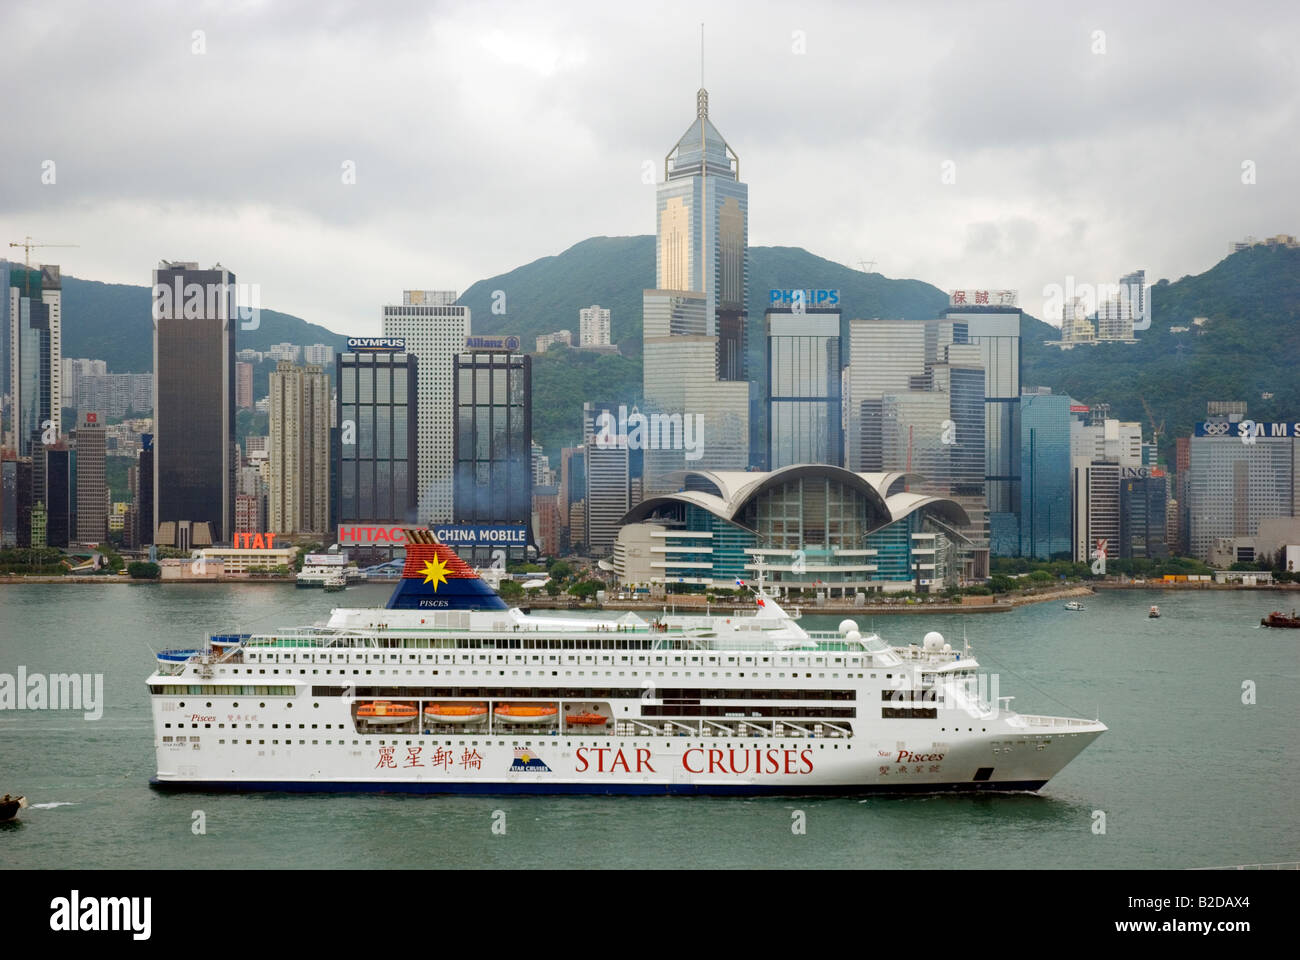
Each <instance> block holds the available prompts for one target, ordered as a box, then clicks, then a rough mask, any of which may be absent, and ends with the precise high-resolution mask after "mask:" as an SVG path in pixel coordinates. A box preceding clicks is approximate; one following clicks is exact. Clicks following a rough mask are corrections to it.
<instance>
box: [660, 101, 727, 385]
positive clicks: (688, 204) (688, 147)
mask: <svg viewBox="0 0 1300 960" xmlns="http://www.w3.org/2000/svg"><path fill="white" fill-rule="evenodd" d="M656 206H657V224H656V234H657V237H658V242H657V243H656V245H655V286H656V287H657V288H658V289H660V290H690V291H694V292H697V293H700V294H703V296H704V300H705V316H706V320H707V327H706V329H705V330H704V333H705V334H706V335H708V336H714V337H717V338H718V379H720V380H744V379H745V320H746V301H747V292H748V284H749V187H748V186H747V185H746V184H745V183H743V182H742V181H741V179H740V158H739V157H738V156H737V155H736V152H735V151H734V150H732V149H731V146H730V145H729V144H728V143H727V141H726V140H725V139H724V138H723V136H722V134H720V133H719V132H718V130H717V128H716V127H715V126H714V125H713V123H712V121H710V120H709V94H708V91H706V90H703V89H701V90H700V91H699V92H698V93H697V94H696V95H695V122H694V123H692V124H691V126H690V128H689V129H688V130H687V131H686V132H685V133H684V134H682V136H681V138H680V139H679V140H678V141H677V143H676V145H675V146H674V147H673V149H672V150H670V151H669V152H668V155H667V156H666V157H665V158H664V179H663V182H662V183H661V184H660V185H659V188H658V191H657V196H656Z"/></svg>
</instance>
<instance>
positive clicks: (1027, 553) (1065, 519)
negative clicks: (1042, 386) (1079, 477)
mask: <svg viewBox="0 0 1300 960" xmlns="http://www.w3.org/2000/svg"><path fill="white" fill-rule="evenodd" d="M1073 403H1074V401H1073V400H1071V399H1070V398H1069V397H1067V396H1063V395H1041V394H1028V395H1026V396H1024V397H1023V398H1022V399H1021V407H1020V410H1021V414H1020V468H1021V473H1022V476H1021V483H1020V556H1022V557H1035V558H1037V559H1039V560H1049V559H1051V558H1052V557H1053V556H1054V555H1057V554H1066V555H1068V554H1069V553H1070V422H1071V419H1072V418H1071V415H1070V406H1071V405H1072V404H1073Z"/></svg>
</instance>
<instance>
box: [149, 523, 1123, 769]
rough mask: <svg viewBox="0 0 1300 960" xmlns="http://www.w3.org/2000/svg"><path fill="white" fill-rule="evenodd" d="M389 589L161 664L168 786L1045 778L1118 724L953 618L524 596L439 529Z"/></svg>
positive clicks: (160, 713) (761, 595)
mask: <svg viewBox="0 0 1300 960" xmlns="http://www.w3.org/2000/svg"><path fill="white" fill-rule="evenodd" d="M406 537H407V546H406V558H405V562H404V566H403V570H402V578H401V579H400V580H399V581H398V583H397V586H396V589H395V590H394V592H393V595H392V597H391V598H390V599H389V601H388V604H387V606H386V607H382V608H372V609H335V610H333V611H332V612H331V615H330V617H329V619H328V621H327V622H325V623H323V624H320V625H316V626H310V627H298V628H294V629H284V630H276V631H273V632H268V633H261V634H225V635H217V636H213V637H212V638H211V639H210V640H209V641H208V643H207V645H206V646H205V648H204V649H201V650H170V651H164V652H163V653H161V654H159V655H158V661H159V663H158V669H157V670H156V671H155V672H154V674H153V675H152V676H150V677H149V680H148V685H149V693H150V696H151V699H152V702H153V717H154V728H155V729H154V733H155V744H154V746H155V751H156V755H157V774H156V776H155V777H154V778H153V779H152V780H151V783H153V784H154V785H155V786H157V787H160V788H174V789H198V790H240V791H249V790H275V791H366V792H417V793H484V794H503V793H537V794H562V793H595V794H632V793H639V794H663V793H700V794H796V795H804V794H820V793H829V794H866V793H876V792H917V793H927V792H951V791H986V790H1002V791H1034V790H1038V789H1039V788H1041V787H1042V786H1043V785H1044V784H1045V783H1046V782H1047V781H1048V780H1049V779H1050V778H1051V777H1052V776H1054V775H1055V774H1056V773H1057V772H1058V771H1059V770H1060V769H1061V768H1062V767H1064V766H1065V765H1066V764H1067V763H1069V762H1070V761H1071V760H1072V759H1074V757H1075V756H1076V755H1078V753H1079V752H1080V751H1082V750H1083V749H1084V747H1086V746H1087V745H1088V744H1089V743H1091V742H1092V741H1093V740H1094V739H1095V738H1096V737H1097V736H1099V735H1100V734H1101V733H1103V732H1104V731H1105V730H1106V727H1105V726H1104V725H1103V724H1102V723H1100V722H1099V721H1095V720H1085V719H1077V718H1073V717H1053V716H1033V715H1027V714H1019V713H1015V712H1012V711H1010V710H1008V709H1007V706H1008V705H1009V704H1008V701H1009V700H1010V698H997V697H994V698H993V699H994V700H995V702H994V703H989V702H987V699H986V698H985V696H984V694H983V690H982V689H981V683H980V677H979V671H980V667H979V663H978V662H977V661H976V660H975V659H974V657H972V656H971V655H970V651H969V649H968V648H964V649H961V650H958V649H954V648H953V646H952V645H951V644H950V643H947V642H945V640H944V638H943V637H942V636H941V635H940V634H938V633H936V632H930V633H927V634H926V635H925V637H924V639H923V641H922V642H921V643H919V644H910V645H907V646H892V645H890V644H887V643H885V642H884V641H883V640H882V639H881V638H880V637H879V636H877V635H875V634H874V633H869V632H868V633H863V632H862V631H861V630H860V629H859V627H858V625H857V624H856V623H854V622H853V621H851V620H845V621H843V622H842V623H840V624H839V629H837V630H834V631H825V632H818V631H811V630H805V629H803V628H802V627H801V626H800V625H799V623H798V621H797V619H796V618H794V617H792V616H791V615H789V614H787V613H786V611H785V610H783V609H782V607H781V605H780V604H779V603H778V602H777V599H776V598H775V597H773V596H771V595H770V594H769V593H768V592H767V591H766V590H765V589H764V587H763V584H762V582H761V581H760V583H759V585H758V586H757V587H753V586H750V587H749V588H748V589H750V590H751V592H752V596H753V602H754V612H753V613H752V614H747V615H736V616H725V615H724V616H718V615H713V616H698V615H695V616H686V615H676V614H671V613H668V612H666V611H665V612H664V613H663V614H662V615H659V616H656V617H654V618H653V619H649V620H647V619H645V618H643V617H641V616H639V615H637V614H635V613H627V614H624V615H623V616H620V617H618V618H617V619H578V618H572V617H570V618H567V619H561V618H557V617H550V616H537V615H532V614H529V613H526V612H524V611H521V610H519V609H515V608H508V607H507V606H506V604H505V603H504V602H503V601H502V600H501V598H500V597H499V596H498V595H497V594H496V593H495V592H494V591H493V590H492V589H491V588H490V587H489V586H488V585H487V584H485V583H484V581H483V580H482V579H481V578H480V577H479V576H477V575H476V573H475V572H474V570H473V569H472V568H470V567H469V566H468V565H467V564H465V563H464V562H463V561H462V560H461V559H460V558H459V557H457V556H456V554H455V553H454V552H453V551H452V550H451V549H450V548H449V547H447V546H446V545H444V544H441V543H439V542H438V541H437V540H436V538H435V537H434V535H433V534H432V533H430V532H428V531H426V530H414V529H413V530H408V531H407V532H406Z"/></svg>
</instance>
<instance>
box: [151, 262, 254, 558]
mask: <svg viewBox="0 0 1300 960" xmlns="http://www.w3.org/2000/svg"><path fill="white" fill-rule="evenodd" d="M234 283H235V275H234V274H233V273H231V272H230V271H229V270H227V269H226V268H225V267H223V266H221V265H220V264H217V265H215V266H213V267H212V268H211V269H208V270H200V269H199V265H198V264H197V263H186V262H180V261H175V262H169V261H166V260H164V261H162V262H161V263H160V264H159V265H158V269H157V270H155V271H154V272H153V284H154V286H153V356H154V397H153V410H154V450H155V454H154V481H153V494H154V508H153V521H154V529H155V531H161V530H162V528H163V525H164V524H166V525H167V527H166V531H165V532H162V533H160V534H159V536H158V539H157V542H158V543H161V544H163V545H166V546H175V547H181V548H183V549H184V548H188V547H189V546H191V545H198V544H202V542H203V540H204V539H210V540H211V542H212V543H217V542H220V541H222V540H229V539H230V534H231V533H233V532H234V511H235V470H236V467H237V466H238V463H239V453H238V449H237V447H236V445H235V327H236V323H237V319H236V315H235V313H234V308H235V303H234ZM195 525H198V526H199V528H205V529H202V531H201V532H199V533H197V535H196V534H195V532H194V531H195V529H196V527H195ZM195 540H197V541H198V544H195ZM144 542H150V541H144Z"/></svg>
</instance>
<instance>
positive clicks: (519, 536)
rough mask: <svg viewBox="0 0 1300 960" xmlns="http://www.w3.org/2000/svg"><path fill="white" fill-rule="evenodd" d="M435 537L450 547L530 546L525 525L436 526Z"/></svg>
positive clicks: (469, 524) (465, 524)
mask: <svg viewBox="0 0 1300 960" xmlns="http://www.w3.org/2000/svg"><path fill="white" fill-rule="evenodd" d="M432 529H433V533H434V536H436V537H437V538H438V539H439V540H440V541H442V542H443V543H445V544H446V545H447V546H449V547H481V546H507V547H508V546H521V547H526V546H528V528H527V527H526V526H524V525H523V524H518V525H516V524H480V523H460V524H450V523H449V524H443V525H437V524H435V525H434V527H433V528H432Z"/></svg>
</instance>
